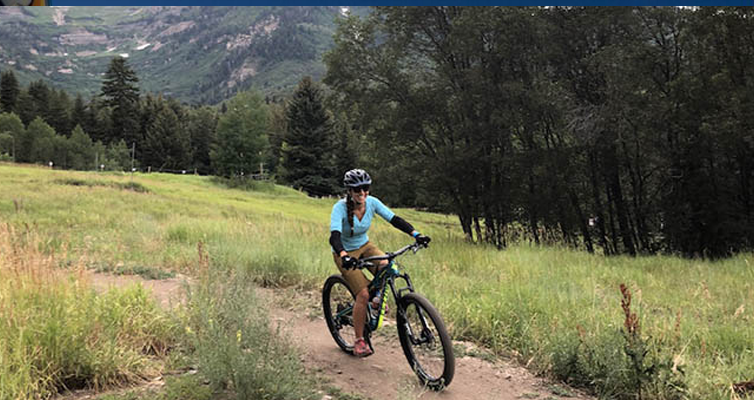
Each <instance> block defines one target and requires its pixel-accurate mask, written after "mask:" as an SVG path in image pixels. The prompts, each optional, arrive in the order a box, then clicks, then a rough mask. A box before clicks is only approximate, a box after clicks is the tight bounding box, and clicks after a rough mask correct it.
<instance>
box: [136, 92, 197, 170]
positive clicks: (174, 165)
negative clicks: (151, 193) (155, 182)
mask: <svg viewBox="0 0 754 400" xmlns="http://www.w3.org/2000/svg"><path fill="white" fill-rule="evenodd" d="M158 101H159V107H158V110H157V114H156V115H155V118H154V120H153V121H152V123H151V125H150V126H149V128H148V129H147V132H146V137H145V138H144V145H143V149H142V157H141V160H142V162H144V163H145V165H150V166H152V169H157V170H163V169H168V170H178V169H186V168H188V166H189V163H190V162H191V157H190V154H189V149H190V143H189V138H188V135H187V133H186V130H185V129H183V128H182V127H181V124H180V121H179V119H178V116H176V114H175V111H173V109H172V108H171V107H170V106H169V105H168V103H167V102H166V101H164V100H162V99H159V100H158Z"/></svg>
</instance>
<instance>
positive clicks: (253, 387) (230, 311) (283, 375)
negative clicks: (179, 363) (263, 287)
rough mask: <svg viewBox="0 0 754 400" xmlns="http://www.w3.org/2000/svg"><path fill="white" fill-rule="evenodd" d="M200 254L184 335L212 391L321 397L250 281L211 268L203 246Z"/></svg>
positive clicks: (295, 399)
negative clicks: (273, 322) (273, 325)
mask: <svg viewBox="0 0 754 400" xmlns="http://www.w3.org/2000/svg"><path fill="white" fill-rule="evenodd" d="M199 254H200V263H199V268H198V270H196V271H195V277H196V279H195V281H194V283H192V284H191V285H190V286H189V287H188V289H189V290H188V296H187V297H188V299H187V304H186V305H187V311H188V312H187V314H186V315H187V320H186V328H185V330H186V337H187V339H188V343H190V345H191V348H192V357H193V358H195V359H196V360H197V364H198V365H199V372H200V373H201V374H202V376H204V377H206V378H207V380H208V381H209V382H210V385H211V388H212V389H213V391H214V392H223V391H228V392H230V393H233V395H234V396H235V397H236V398H239V399H276V400H288V399H290V400H298V399H313V398H316V397H318V396H317V395H316V390H315V384H314V382H313V381H312V380H311V379H309V378H307V374H306V371H305V370H304V367H303V365H302V363H301V361H300V360H299V356H298V353H297V350H296V349H295V347H294V346H293V344H292V343H291V342H289V341H288V340H287V339H286V336H284V335H283V334H282V333H281V331H280V329H279V327H278V329H273V328H272V327H271V325H270V322H269V321H270V319H269V315H268V313H267V307H265V306H264V305H263V302H262V301H261V300H260V299H258V298H257V296H256V295H255V285H253V283H252V282H251V280H250V279H249V278H248V275H246V274H243V273H236V272H233V273H228V272H226V271H221V270H218V269H215V268H209V260H208V259H207V258H206V257H205V256H204V254H203V250H202V247H201V246H200V247H199ZM320 396H321V395H320Z"/></svg>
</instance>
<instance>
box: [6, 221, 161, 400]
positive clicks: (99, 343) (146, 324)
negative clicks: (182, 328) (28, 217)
mask: <svg viewBox="0 0 754 400" xmlns="http://www.w3.org/2000/svg"><path fill="white" fill-rule="evenodd" d="M47 247H48V246H47V243H46V242H45V241H44V240H42V239H41V238H40V237H39V236H38V235H37V234H35V232H34V231H33V230H32V229H30V228H28V227H25V228H23V229H16V228H14V227H12V226H10V225H3V226H0V400H5V399H39V398H48V397H50V396H51V395H53V394H54V393H57V392H59V391H61V390H66V389H78V388H84V387H89V388H95V389H100V388H104V387H110V386H120V385H124V384H128V383H131V382H136V381H139V380H142V379H145V378H148V377H150V376H153V375H155V374H156V373H158V372H159V362H158V361H157V360H158V359H159V357H154V355H159V354H158V353H160V352H162V353H163V355H164V352H165V349H167V348H168V345H169V343H170V341H171V338H172V332H171V328H170V323H169V321H168V320H167V318H166V317H164V316H163V315H162V313H161V312H159V310H158V309H157V308H156V306H155V305H154V302H153V301H152V299H151V298H150V297H149V296H148V294H147V293H146V292H145V291H144V290H143V289H142V288H141V287H140V286H133V287H130V288H126V289H123V290H116V291H111V292H109V293H106V294H105V295H103V296H97V295H96V294H95V293H94V291H93V290H92V289H91V288H90V286H89V283H90V282H89V279H88V278H87V273H86V271H85V269H84V268H83V266H84V265H85V262H84V260H80V262H76V263H74V264H73V265H70V266H69V268H66V269H62V268H60V264H61V261H62V260H66V259H67V257H66V256H67V255H66V254H65V252H62V253H60V252H59V253H55V252H51V251H47Z"/></svg>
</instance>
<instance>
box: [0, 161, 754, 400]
mask: <svg viewBox="0 0 754 400" xmlns="http://www.w3.org/2000/svg"><path fill="white" fill-rule="evenodd" d="M0 189H1V190H0V220H2V221H3V222H7V223H9V224H10V225H12V226H13V227H15V228H16V229H29V230H33V231H34V232H36V233H38V234H39V235H40V237H42V238H44V240H43V241H42V242H41V246H42V247H43V250H45V251H48V252H49V251H56V252H64V254H66V255H67V257H69V258H70V259H71V260H74V259H80V258H81V257H82V256H84V257H85V258H86V260H85V263H86V264H87V265H90V266H92V267H100V268H101V267H102V266H105V268H110V269H114V268H132V269H134V270H166V271H174V272H183V273H187V274H192V273H195V272H196V271H195V269H196V268H197V265H198V264H199V254H200V253H202V252H206V254H208V255H209V260H210V266H211V268H213V269H217V270H218V271H225V272H232V273H239V274H243V275H248V276H252V277H253V279H254V280H255V281H256V282H257V283H259V284H263V285H266V286H273V287H274V286H291V285H296V286H299V287H302V288H305V289H312V290H317V289H318V288H319V286H320V285H321V283H322V282H323V281H324V279H325V278H326V277H327V276H328V275H330V274H332V273H334V272H335V267H334V266H333V263H332V256H331V255H330V250H329V245H328V243H327V239H328V225H329V214H330V209H331V207H332V204H333V202H334V199H312V198H308V197H306V196H304V195H303V194H301V193H299V192H296V191H294V190H290V189H287V188H283V187H280V186H273V185H271V184H266V185H265V184H263V185H259V187H258V188H257V189H258V190H255V191H242V190H235V189H226V188H223V187H221V186H219V185H217V184H216V183H213V181H212V180H211V179H210V178H206V177H198V176H178V175H162V174H151V175H140V174H136V175H135V176H133V177H131V176H130V175H120V174H107V173H104V174H98V173H84V172H67V171H51V170H48V169H44V168H37V167H29V166H23V167H22V166H16V165H12V164H0ZM374 194H375V195H376V196H379V193H374ZM395 211H396V212H397V213H398V214H399V215H401V216H403V217H404V218H405V219H407V220H408V221H409V222H411V223H412V224H414V226H415V227H416V228H417V229H419V230H420V231H422V232H423V233H426V234H428V235H430V236H432V238H433V241H432V245H431V247H430V249H429V250H426V251H423V252H420V253H418V254H417V255H414V256H408V257H404V258H403V259H402V261H403V264H404V267H405V268H406V270H407V271H408V272H410V273H411V275H412V279H413V280H414V283H415V285H416V286H417V288H418V290H419V291H420V292H422V293H424V294H426V295H427V297H429V298H430V300H431V301H432V302H433V303H434V304H435V305H436V306H437V307H438V309H439V310H440V311H441V313H442V314H443V316H444V317H445V320H446V323H447V324H448V325H449V327H450V329H451V331H452V335H453V337H454V338H455V339H464V340H472V341H475V342H478V343H483V344H485V345H487V346H488V347H490V348H491V349H493V350H494V351H496V352H498V353H499V354H504V355H509V356H513V357H515V358H517V359H518V360H520V361H521V362H522V363H524V364H526V365H528V367H529V368H532V369H534V370H535V371H537V372H541V373H543V374H549V375H553V376H556V377H558V378H560V379H563V380H564V381H566V382H569V383H571V384H572V385H575V386H586V387H589V388H591V389H592V390H593V391H594V392H595V393H597V394H598V395H600V396H602V397H607V398H626V399H628V398H636V397H637V396H636V395H637V393H641V398H655V399H665V398H694V399H715V398H719V399H723V398H730V396H731V385H732V384H733V383H735V382H740V381H745V380H750V379H753V378H754V354H752V352H753V351H754V325H753V324H752V319H754V300H753V299H754V287H753V286H752V285H753V283H752V282H754V269H753V268H752V265H751V264H752V261H754V258H753V257H752V255H751V254H747V255H739V256H737V257H735V258H732V259H728V260H724V261H719V262H707V261H700V260H684V259H680V258H675V257H666V256H656V257H639V258H628V257H614V258H604V257H601V256H590V255H588V254H586V253H581V252H576V251H572V250H568V249H558V248H539V247H530V246H528V245H525V244H520V245H516V246H513V247H511V248H509V249H507V250H505V251H497V250H495V249H493V248H489V247H486V246H480V245H471V244H468V243H466V242H465V241H464V240H463V237H462V236H461V235H460V229H459V228H458V227H457V223H456V221H457V220H456V219H455V218H454V217H451V216H443V215H436V214H429V213H421V212H416V211H413V210H403V209H397V210H395ZM370 238H371V239H372V240H373V241H374V242H376V243H377V244H378V245H379V246H380V247H381V248H382V249H383V250H393V249H396V248H398V247H400V246H402V245H404V244H407V243H409V240H410V238H408V237H407V236H405V235H404V234H402V233H401V232H399V231H397V230H395V229H393V228H392V227H391V226H390V225H389V224H387V223H384V222H383V221H380V222H378V223H377V224H376V226H374V227H373V229H372V231H370ZM199 249H201V251H200V250H199ZM620 284H625V285H626V287H627V288H628V290H629V291H630V293H631V295H632V299H631V300H632V301H631V305H630V310H629V311H630V312H633V313H636V314H637V315H638V328H637V329H636V330H634V333H633V334H629V333H627V328H626V327H625V323H626V320H627V318H626V314H625V313H624V309H622V308H621V299H622V296H621V292H620V290H619V286H620ZM628 354H634V356H633V357H631V356H629V355H628Z"/></svg>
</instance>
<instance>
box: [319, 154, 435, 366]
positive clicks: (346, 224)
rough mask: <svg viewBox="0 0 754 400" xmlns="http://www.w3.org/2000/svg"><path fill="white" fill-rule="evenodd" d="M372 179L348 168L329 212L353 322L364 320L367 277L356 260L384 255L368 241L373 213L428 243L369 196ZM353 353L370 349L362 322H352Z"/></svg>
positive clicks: (359, 354) (361, 354) (363, 354)
mask: <svg viewBox="0 0 754 400" xmlns="http://www.w3.org/2000/svg"><path fill="white" fill-rule="evenodd" d="M371 184H372V178H371V177H370V176H369V174H368V173H367V172H366V171H364V170H363V169H352V170H350V171H348V172H346V173H345V176H344V177H343V185H344V186H345V188H346V197H345V198H344V199H341V200H339V201H338V202H337V203H335V205H334V206H333V208H332V213H331V214H330V246H332V250H333V259H334V260H335V265H337V267H338V269H339V270H340V273H341V274H342V275H343V277H344V278H345V280H346V282H347V283H348V286H349V287H350V288H351V290H352V291H353V293H355V296H356V302H355V303H354V306H353V318H354V320H355V321H364V320H365V319H366V312H367V302H368V301H369V290H368V289H367V287H368V285H369V279H367V277H366V275H364V273H363V272H362V271H361V270H358V269H354V268H355V267H356V265H357V260H358V259H359V258H362V257H372V256H379V255H384V254H385V253H384V252H382V251H381V250H380V249H379V248H378V247H377V246H375V245H374V244H372V243H371V242H369V237H368V236H367V231H368V230H369V227H370V226H371V224H372V219H373V217H374V215H375V214H377V215H379V216H380V217H382V218H383V219H384V220H385V221H388V222H390V224H392V225H393V226H394V227H396V228H397V229H399V230H401V231H403V232H405V233H407V234H409V235H411V236H413V237H414V238H415V239H416V241H417V242H418V243H419V244H421V245H424V246H426V245H427V244H428V243H429V242H430V240H431V239H430V238H429V237H428V236H424V235H421V234H420V233H419V232H418V231H417V230H415V229H414V227H413V226H411V224H409V223H408V222H406V220H404V219H403V218H401V217H399V216H397V215H395V213H394V212H393V211H391V210H390V209H389V208H388V207H387V206H385V205H384V204H383V203H382V202H381V201H380V200H379V199H378V198H376V197H374V196H369V189H370V186H371ZM385 264H387V261H382V262H381V263H380V264H378V265H377V266H376V267H375V268H374V269H373V270H371V272H372V274H373V275H375V274H376V273H377V271H378V268H381V267H382V266H384V265H385ZM353 328H354V334H355V336H356V341H355V343H354V348H353V354H354V355H356V356H357V357H366V356H368V355H370V354H372V350H371V349H370V348H369V346H368V345H367V344H366V342H365V341H364V325H363V324H360V323H356V324H354V327H353Z"/></svg>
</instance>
